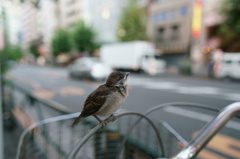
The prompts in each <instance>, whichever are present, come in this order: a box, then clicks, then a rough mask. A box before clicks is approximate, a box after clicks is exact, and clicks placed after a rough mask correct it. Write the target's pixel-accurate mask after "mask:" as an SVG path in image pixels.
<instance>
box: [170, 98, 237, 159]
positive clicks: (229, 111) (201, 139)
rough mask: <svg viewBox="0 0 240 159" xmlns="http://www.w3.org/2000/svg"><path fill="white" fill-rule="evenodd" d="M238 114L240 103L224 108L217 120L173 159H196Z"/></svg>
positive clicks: (203, 129) (209, 124) (208, 125)
mask: <svg viewBox="0 0 240 159" xmlns="http://www.w3.org/2000/svg"><path fill="white" fill-rule="evenodd" d="M237 113H240V102H236V103H233V104H230V105H228V106H226V107H225V108H223V109H222V110H221V111H220V112H219V113H218V114H217V115H216V116H215V118H213V119H212V121H211V122H209V123H208V124H206V125H205V126H204V127H203V128H202V129H201V131H200V132H199V134H198V135H197V136H196V137H195V138H194V139H192V140H191V141H190V142H189V144H188V146H187V147H185V148H184V149H183V150H182V151H180V153H178V154H177V155H176V156H174V157H173V159H193V158H195V157H196V156H197V155H198V153H199V152H200V151H201V150H202V149H203V148H204V147H205V146H206V145H207V143H208V142H209V141H210V140H211V139H212V138H213V137H214V135H215V134H217V133H218V132H219V131H220V130H221V129H222V128H223V127H224V126H225V125H226V124H227V122H228V121H229V120H231V119H232V118H233V117H235V116H237Z"/></svg>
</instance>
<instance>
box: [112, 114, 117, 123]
mask: <svg viewBox="0 0 240 159" xmlns="http://www.w3.org/2000/svg"><path fill="white" fill-rule="evenodd" d="M112 117H113V120H112V122H114V121H115V120H116V119H117V118H118V117H117V116H115V115H113V114H112Z"/></svg>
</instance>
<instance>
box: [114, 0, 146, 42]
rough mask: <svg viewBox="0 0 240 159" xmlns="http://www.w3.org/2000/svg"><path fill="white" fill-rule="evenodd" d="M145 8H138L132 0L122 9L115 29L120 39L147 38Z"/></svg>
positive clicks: (134, 0)
mask: <svg viewBox="0 0 240 159" xmlns="http://www.w3.org/2000/svg"><path fill="white" fill-rule="evenodd" d="M146 24H147V22H146V14H145V8H139V7H138V6H137V1H136V0H132V1H130V2H129V4H128V5H127V6H126V8H125V9H124V11H123V13H122V15H121V17H120V21H119V25H118V31H117V37H118V39H119V40H120V41H133V40H147V39H148V37H147V34H146Z"/></svg>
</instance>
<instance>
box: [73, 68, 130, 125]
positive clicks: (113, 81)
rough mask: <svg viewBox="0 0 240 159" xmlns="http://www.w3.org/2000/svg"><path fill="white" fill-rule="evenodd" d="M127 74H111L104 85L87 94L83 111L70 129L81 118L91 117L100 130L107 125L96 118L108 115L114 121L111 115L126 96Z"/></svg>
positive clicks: (114, 117) (115, 72)
mask: <svg viewBox="0 0 240 159" xmlns="http://www.w3.org/2000/svg"><path fill="white" fill-rule="evenodd" d="M129 74H130V73H129V72H119V71H114V72H112V73H111V74H110V75H109V76H108V78H107V80H106V83H105V84H103V85H100V86H99V87H98V88H97V89H96V90H94V91H93V92H92V93H91V94H89V96H88V97H87V99H86V101H85V102H84V106H83V110H82V112H81V114H80V115H79V116H78V117H77V119H76V120H75V121H74V122H73V124H72V128H73V127H74V126H75V125H77V124H78V123H79V122H80V121H81V119H82V118H86V117H88V116H91V115H92V116H94V117H95V118H96V119H97V120H98V121H99V122H100V123H101V124H102V129H103V128H104V126H106V125H107V123H106V122H105V121H103V120H101V119H99V118H98V116H108V115H110V116H109V117H113V121H115V120H116V119H117V117H116V116H114V115H113V113H114V112H116V111H117V110H118V109H119V108H120V107H121V106H122V104H123V103H124V102H125V100H126V98H127V96H128V89H127V77H128V75H129ZM97 115H98V116H97ZM113 121H112V122H113Z"/></svg>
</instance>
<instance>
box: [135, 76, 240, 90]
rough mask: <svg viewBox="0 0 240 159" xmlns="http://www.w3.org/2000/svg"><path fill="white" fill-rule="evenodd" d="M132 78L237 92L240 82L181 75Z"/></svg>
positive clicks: (239, 88)
mask: <svg viewBox="0 0 240 159" xmlns="http://www.w3.org/2000/svg"><path fill="white" fill-rule="evenodd" d="M131 76H132V77H136V78H143V79H151V80H155V81H162V80H163V81H169V82H177V83H182V84H186V85H195V86H205V87H216V88H224V89H232V90H236V91H239V90H240V82H229V83H227V82H223V81H221V80H218V79H208V78H198V77H194V76H181V75H166V74H163V75H158V76H147V75H145V74H137V73H133V74H131Z"/></svg>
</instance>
